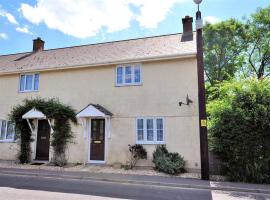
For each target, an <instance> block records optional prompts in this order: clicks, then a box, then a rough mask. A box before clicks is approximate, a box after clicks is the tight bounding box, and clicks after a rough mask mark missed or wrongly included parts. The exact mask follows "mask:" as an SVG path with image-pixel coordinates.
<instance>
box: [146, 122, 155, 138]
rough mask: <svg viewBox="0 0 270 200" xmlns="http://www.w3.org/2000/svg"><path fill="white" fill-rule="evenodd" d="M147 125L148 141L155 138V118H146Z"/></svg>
mask: <svg viewBox="0 0 270 200" xmlns="http://www.w3.org/2000/svg"><path fill="white" fill-rule="evenodd" d="M146 127H147V141H153V140H154V124H153V119H147V120H146Z"/></svg>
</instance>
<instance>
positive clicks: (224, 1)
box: [0, 0, 270, 55]
mask: <svg viewBox="0 0 270 200" xmlns="http://www.w3.org/2000/svg"><path fill="white" fill-rule="evenodd" d="M268 5H270V1H269V0H203V2H202V4H201V11H202V14H203V17H204V18H205V20H208V21H210V22H212V23H215V22H217V21H220V20H225V19H228V18H231V17H233V18H237V19H240V20H241V19H242V17H243V16H249V15H250V14H251V13H253V12H255V11H256V9H257V8H258V7H266V6H268ZM196 8H197V7H196V5H195V4H194V3H193V0H57V1H56V0H12V1H11V0H0V55H3V54H11V53H17V52H28V51H31V50H32V40H33V39H34V38H36V37H41V38H42V39H43V40H45V48H46V49H51V48H60V47H66V46H74V45H82V44H90V43H98V42H107V41H114V40H123V39H129V38H138V37H146V36H153V35H162V34H170V33H177V32H182V22H181V18H183V17H184V16H186V15H189V16H193V17H194V15H195V12H196Z"/></svg>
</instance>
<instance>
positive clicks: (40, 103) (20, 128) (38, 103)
mask: <svg viewBox="0 0 270 200" xmlns="http://www.w3.org/2000/svg"><path fill="white" fill-rule="evenodd" d="M32 108H36V109H37V110H39V111H41V112H43V113H44V114H45V115H46V117H47V118H48V119H54V126H53V129H54V133H53V134H52V141H51V146H52V147H53V149H54V161H55V163H56V164H57V165H64V164H65V163H66V159H65V150H66V147H67V144H68V143H69V142H71V141H72V138H73V134H72V132H71V124H70V123H71V122H73V123H74V124H77V118H76V112H75V110H74V109H73V108H72V107H70V106H67V105H64V104H62V103H60V102H59V100H58V99H55V98H50V99H42V98H36V99H25V100H24V101H23V103H22V104H20V105H17V106H15V107H14V108H13V109H12V111H11V113H10V119H11V120H12V121H14V122H15V123H16V138H17V139H19V141H20V152H19V156H18V158H19V160H20V162H21V163H28V162H29V161H30V152H31V148H30V143H31V142H32V141H31V131H30V128H29V127H28V124H27V121H26V120H25V119H22V116H23V115H24V114H25V113H26V112H28V111H29V110H31V109H32Z"/></svg>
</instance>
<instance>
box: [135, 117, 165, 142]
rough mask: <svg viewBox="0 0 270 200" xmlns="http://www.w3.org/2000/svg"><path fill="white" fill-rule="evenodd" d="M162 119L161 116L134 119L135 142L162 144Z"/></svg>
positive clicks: (163, 140)
mask: <svg viewBox="0 0 270 200" xmlns="http://www.w3.org/2000/svg"><path fill="white" fill-rule="evenodd" d="M164 142H165V139H164V119H163V118H162V117H154V118H153V117H151V118H145V117H143V118H137V119H136V143H137V144H164Z"/></svg>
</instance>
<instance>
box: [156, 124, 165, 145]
mask: <svg viewBox="0 0 270 200" xmlns="http://www.w3.org/2000/svg"><path fill="white" fill-rule="evenodd" d="M163 140H164V139H163V120H162V119H157V141H163Z"/></svg>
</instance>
